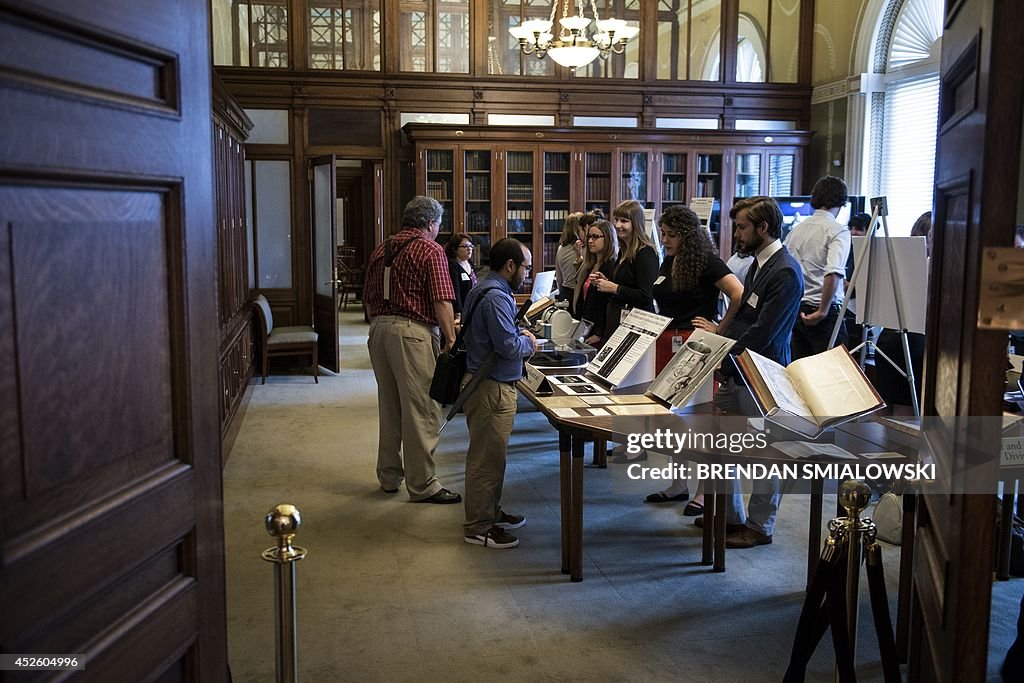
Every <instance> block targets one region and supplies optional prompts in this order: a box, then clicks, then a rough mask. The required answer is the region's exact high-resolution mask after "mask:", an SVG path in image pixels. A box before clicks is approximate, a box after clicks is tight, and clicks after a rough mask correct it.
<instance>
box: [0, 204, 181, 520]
mask: <svg viewBox="0 0 1024 683" xmlns="http://www.w3.org/2000/svg"><path fill="white" fill-rule="evenodd" d="M29 198H31V199H34V200H36V202H38V203H36V202H29V201H26V200H27V199H29ZM16 199H18V200H21V201H18V202H17V203H16V202H15V200H16ZM0 206H3V207H5V208H4V209H0V220H2V221H3V222H5V223H7V224H8V226H9V231H10V237H9V246H8V250H7V251H8V253H5V254H0V257H3V258H8V259H9V260H10V263H11V267H12V271H13V272H12V277H11V280H10V281H9V282H7V283H3V284H0V287H10V288H11V300H12V303H13V311H14V314H13V320H12V323H13V327H12V328H11V329H12V330H13V332H14V335H15V356H14V358H13V363H11V364H9V365H6V367H10V368H13V369H14V370H15V371H16V372H17V376H18V377H19V378H20V382H19V385H18V391H17V395H16V397H15V400H16V404H17V405H18V407H19V412H20V415H19V416H18V417H19V421H20V424H21V429H22V433H21V444H20V445H21V448H20V449H19V451H20V452H17V453H8V457H9V456H10V455H14V456H15V457H18V456H20V458H19V459H20V462H19V465H20V466H21V470H22V482H21V483H22V486H23V491H22V495H23V497H24V498H25V499H29V498H33V497H35V496H38V495H39V494H42V493H44V492H46V491H48V490H50V489H52V488H54V487H55V486H58V485H60V484H64V483H67V482H69V481H71V480H73V479H76V478H77V477H80V476H81V475H84V474H87V473H89V472H90V471H93V470H95V469H97V468H99V467H102V466H104V465H107V464H110V463H112V462H114V461H116V460H120V459H121V458H124V457H132V456H138V455H139V454H145V455H146V456H148V457H149V459H150V460H151V461H152V462H151V463H150V464H151V465H152V466H157V465H159V464H160V463H162V462H165V461H167V460H168V459H170V458H172V457H173V429H172V419H173V410H172V408H173V403H174V401H173V397H172V389H173V387H172V383H171V379H172V374H171V362H172V360H171V359H172V352H171V335H170V324H171V322H170V311H169V302H168V294H167V286H168V283H169V282H170V280H171V278H170V276H169V271H170V270H171V269H172V264H169V263H168V254H167V244H168V243H170V241H171V240H170V239H169V236H168V234H167V231H166V230H165V226H164V209H163V198H162V196H161V194H160V193H132V192H123V193H118V192H103V191H95V192H93V191H88V190H62V189H52V190H44V189H37V190H33V191H28V192H26V191H25V190H23V189H15V188H3V187H0ZM12 209H13V210H14V211H19V210H21V209H30V210H31V212H32V214H33V215H31V216H21V215H18V216H10V215H5V214H9V212H10V211H12ZM72 212H74V213H75V214H77V216H76V218H75V220H73V221H69V220H66V219H65V218H64V216H67V215H71V213H72ZM47 214H49V215H47ZM90 214H91V215H90ZM175 232H177V231H175ZM175 279H180V276H179V277H176V278H175ZM179 315H180V313H179ZM178 362H179V363H180V362H182V359H181V358H180V357H179V358H178ZM178 391H179V392H181V391H183V388H181V387H179V388H178ZM57 426H59V427H60V428H59V429H57V428H55V427H57ZM14 484H16V482H13V481H12V482H9V484H5V486H4V494H5V495H4V498H5V501H4V502H7V500H8V496H10V495H11V494H12V493H14V491H12V490H10V489H11V488H13V486H10V488H9V485H14ZM12 497H13V496H12Z"/></svg>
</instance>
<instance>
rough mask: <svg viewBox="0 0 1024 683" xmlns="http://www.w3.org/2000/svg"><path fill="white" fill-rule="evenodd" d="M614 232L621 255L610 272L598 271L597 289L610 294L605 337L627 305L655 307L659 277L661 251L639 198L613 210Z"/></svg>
mask: <svg viewBox="0 0 1024 683" xmlns="http://www.w3.org/2000/svg"><path fill="white" fill-rule="evenodd" d="M612 220H613V221H614V223H615V234H616V236H617V237H618V239H619V258H618V261H616V263H615V266H614V268H613V269H612V273H611V275H606V274H603V273H597V274H594V275H592V276H591V277H592V278H593V279H594V284H595V285H596V287H597V289H598V291H600V292H601V293H602V294H608V295H610V297H611V298H610V300H609V305H608V324H607V328H606V329H605V337H606V338H607V337H610V336H611V335H612V333H613V332H615V328H617V327H618V326H619V322H620V321H621V319H622V312H623V311H624V310H626V309H628V308H640V309H643V310H645V311H654V293H653V287H654V280H655V278H657V277H658V261H659V258H658V252H657V250H656V249H655V248H654V242H653V240H652V239H651V237H650V236H649V235H648V234H647V231H646V230H645V229H644V207H643V206H641V205H640V202H638V201H634V200H632V199H631V200H629V201H625V202H622V203H621V204H619V205H618V206H617V207H615V211H613V212H612Z"/></svg>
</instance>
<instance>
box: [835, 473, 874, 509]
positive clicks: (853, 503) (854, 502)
mask: <svg viewBox="0 0 1024 683" xmlns="http://www.w3.org/2000/svg"><path fill="white" fill-rule="evenodd" d="M870 502H871V489H870V488H868V485H867V484H865V483H864V482H862V481H857V480H855V479H850V480H847V481H844V482H843V483H842V484H840V485H839V504H840V505H841V506H842V507H843V509H844V510H846V515H847V516H848V517H853V518H857V517H859V516H860V513H861V512H863V510H864V509H865V508H866V507H867V506H868V504H869V503H870Z"/></svg>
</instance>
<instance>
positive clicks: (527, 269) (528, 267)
mask: <svg viewBox="0 0 1024 683" xmlns="http://www.w3.org/2000/svg"><path fill="white" fill-rule="evenodd" d="M519 266H520V267H521V268H522V269H523V270H525V271H526V272H527V273H532V272H533V266H528V265H526V264H525V263H520V264H519Z"/></svg>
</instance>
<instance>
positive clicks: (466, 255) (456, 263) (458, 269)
mask: <svg viewBox="0 0 1024 683" xmlns="http://www.w3.org/2000/svg"><path fill="white" fill-rule="evenodd" d="M444 252H445V253H446V254H448V274H449V275H451V277H452V287H454V288H455V301H453V302H452V308H453V309H454V311H455V319H456V321H457V320H458V319H459V314H460V313H462V302H463V301H465V300H466V295H467V294H469V290H470V289H472V287H473V285H475V284H476V273H475V272H473V263H472V261H471V259H472V258H473V240H472V239H471V238H470V236H469V235H467V234H465V233H461V232H457V233H455V234H454V235H452V238H451V239H450V240H448V244H446V245H445V247H444Z"/></svg>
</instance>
